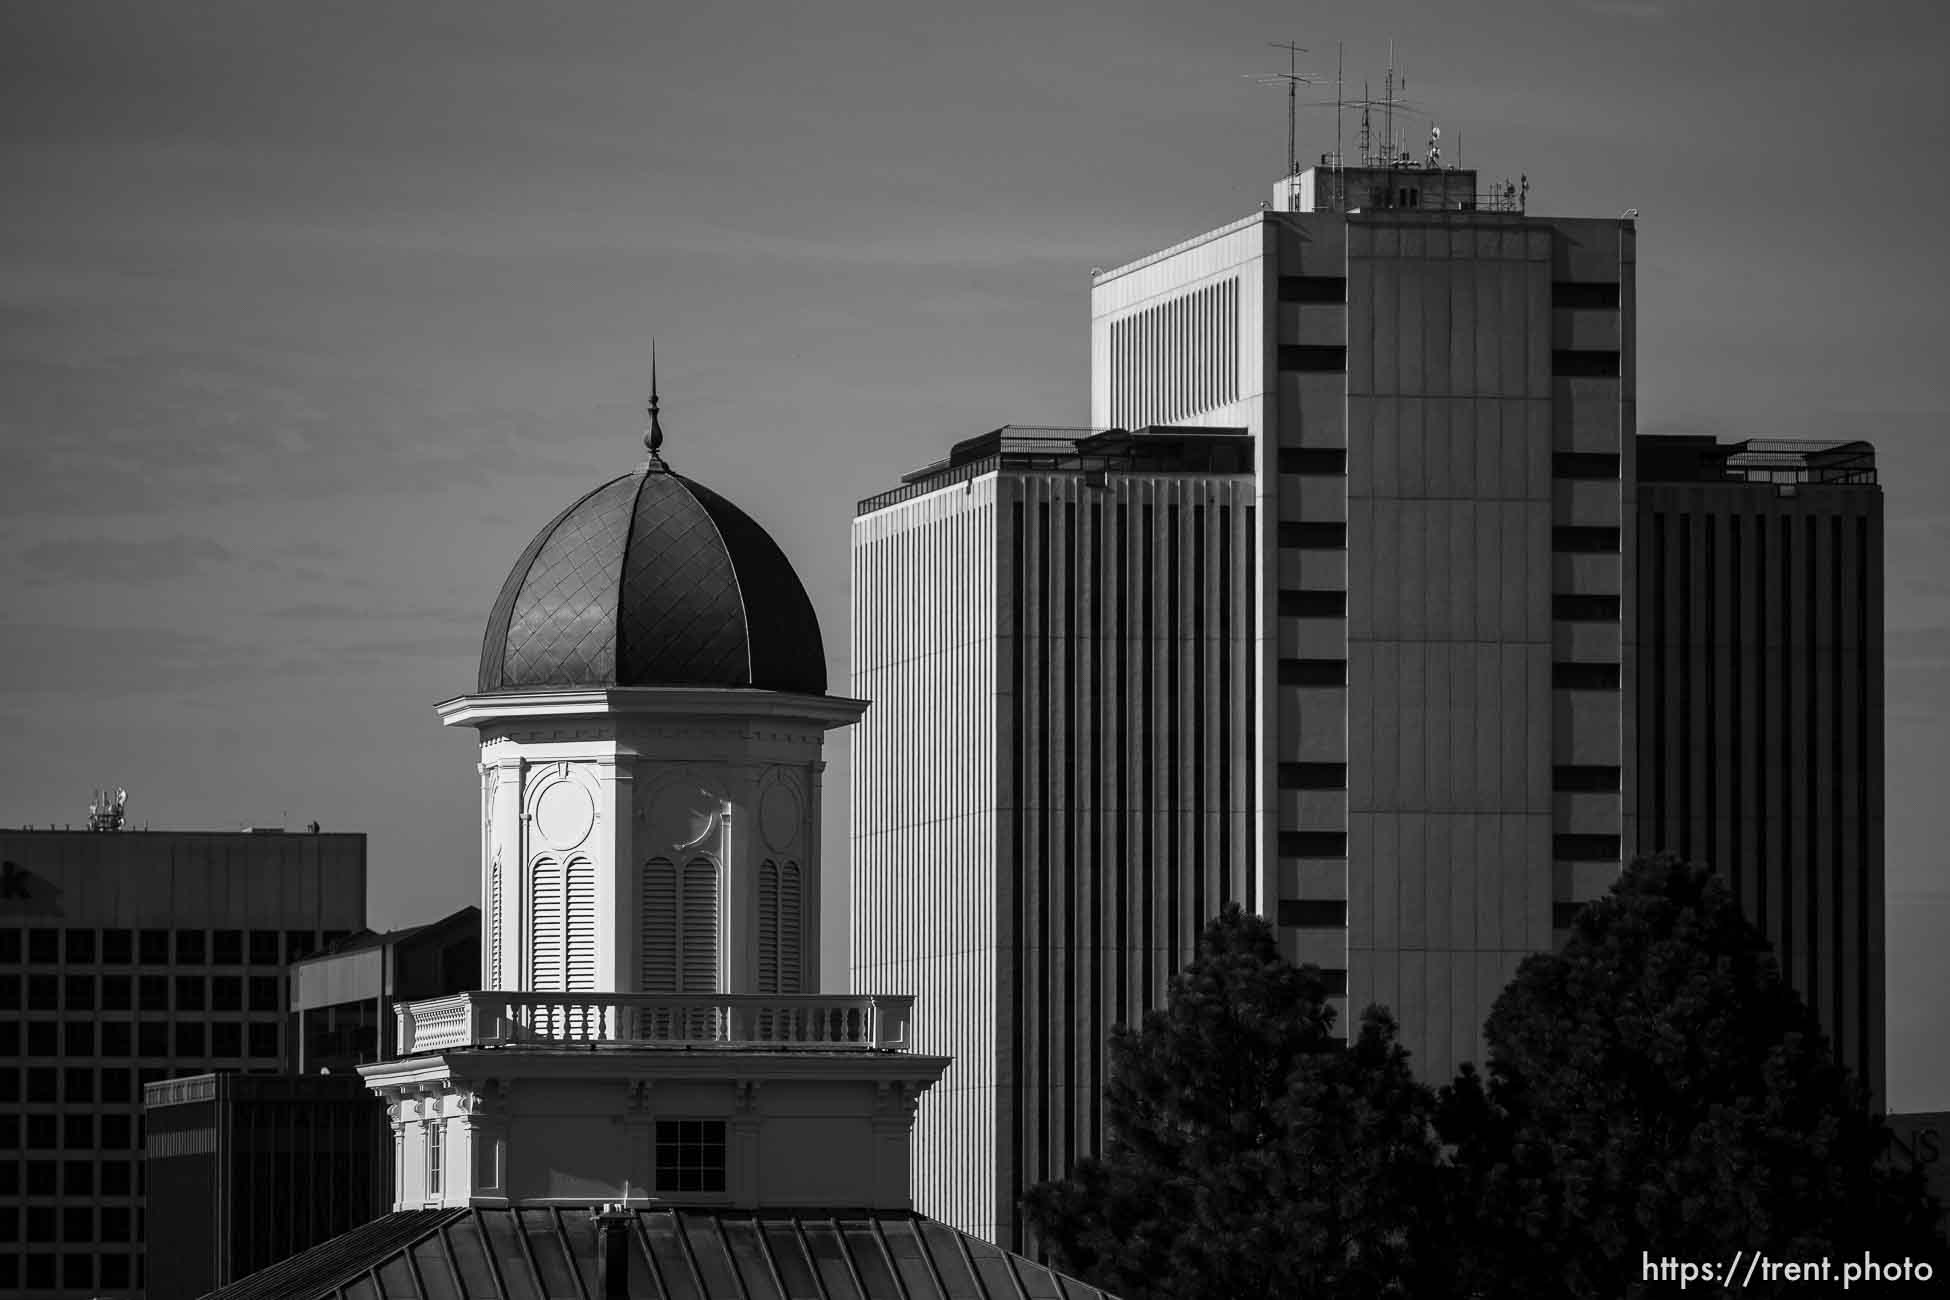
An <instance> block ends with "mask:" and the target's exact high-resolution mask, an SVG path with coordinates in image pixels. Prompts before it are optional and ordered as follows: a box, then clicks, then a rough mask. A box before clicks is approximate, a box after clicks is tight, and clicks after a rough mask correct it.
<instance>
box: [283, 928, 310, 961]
mask: <svg viewBox="0 0 1950 1300" xmlns="http://www.w3.org/2000/svg"><path fill="white" fill-rule="evenodd" d="M317 946H318V944H317V940H316V939H315V938H314V937H313V935H312V932H311V931H310V930H286V931H285V932H284V959H285V960H286V961H301V960H303V959H304V958H306V957H309V956H311V954H312V950H313V949H314V948H316V947H317Z"/></svg>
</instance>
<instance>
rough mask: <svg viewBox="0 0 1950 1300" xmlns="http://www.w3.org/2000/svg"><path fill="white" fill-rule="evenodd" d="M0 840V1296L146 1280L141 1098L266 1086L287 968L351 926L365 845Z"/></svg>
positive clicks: (155, 837) (63, 837)
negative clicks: (200, 1085) (222, 1077)
mask: <svg viewBox="0 0 1950 1300" xmlns="http://www.w3.org/2000/svg"><path fill="white" fill-rule="evenodd" d="M103 829H104V831H107V832H108V833H98V832H95V831H79V830H77V831H32V830H20V831H0V1243H18V1248H13V1247H12V1246H11V1245H9V1246H8V1248H0V1294H4V1295H7V1296H14V1297H19V1298H20V1300H55V1297H61V1296H76V1297H88V1296H97V1295H104V1296H127V1295H134V1294H140V1292H141V1288H142V1286H143V1259H142V1246H141V1244H140V1243H141V1242H142V1241H143V1229H142V1205H143V1165H142V1164H141V1157H142V1150H141V1145H142V1142H141V1129H140V1128H139V1126H138V1124H137V1120H138V1119H139V1117H140V1108H141V1105H142V1088H143V1085H145V1084H149V1083H154V1082H156V1081H158V1080H161V1079H167V1078H170V1077H171V1076H172V1075H180V1074H200V1073H203V1072H204V1071H208V1070H212V1069H222V1070H233V1071H251V1072H265V1073H272V1074H275V1073H277V1072H278V1069H279V1062H280V1059H281V1055H282V1052H283V1046H284V1045H283V1042H282V1038H283V1029H284V1023H285V1016H284V972H285V963H286V962H288V961H290V960H291V959H292V958H294V957H298V956H303V955H305V954H306V953H308V952H312V951H315V950H316V949H317V948H319V947H321V946H322V945H324V944H325V943H327V942H330V941H333V940H336V939H338V938H341V937H343V936H344V935H345V934H346V933H348V932H350V931H353V930H357V929H360V928H361V927H363V926H364V924H365V915H366V837H365V836H364V835H350V834H341V835H285V834H267V833H261V832H259V833H243V834H191V833H179V832H164V831H157V832H148V831H113V830H112V829H111V828H110V827H109V826H107V825H105V826H104V827H103Z"/></svg>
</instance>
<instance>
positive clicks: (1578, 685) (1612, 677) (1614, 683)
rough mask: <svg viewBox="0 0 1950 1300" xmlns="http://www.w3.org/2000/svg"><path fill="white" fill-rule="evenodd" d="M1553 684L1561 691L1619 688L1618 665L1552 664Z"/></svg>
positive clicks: (1611, 689) (1610, 689)
mask: <svg viewBox="0 0 1950 1300" xmlns="http://www.w3.org/2000/svg"><path fill="white" fill-rule="evenodd" d="M1551 685H1552V686H1554V687H1556V688H1557V689H1558V690H1560V691H1615V690H1617V689H1618V665H1617V664H1576V663H1563V664H1552V665H1551Z"/></svg>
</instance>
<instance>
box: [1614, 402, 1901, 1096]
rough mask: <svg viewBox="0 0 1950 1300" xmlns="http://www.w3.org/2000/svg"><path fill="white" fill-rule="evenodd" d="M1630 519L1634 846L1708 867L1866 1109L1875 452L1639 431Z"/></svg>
mask: <svg viewBox="0 0 1950 1300" xmlns="http://www.w3.org/2000/svg"><path fill="white" fill-rule="evenodd" d="M1638 515H1639V528H1638V586H1639V596H1638V619H1637V623H1636V637H1635V639H1636V640H1637V642H1638V648H1637V650H1638V653H1637V662H1638V674H1639V687H1638V692H1637V695H1638V709H1639V720H1638V735H1639V748H1638V791H1639V844H1640V847H1641V849H1642V851H1646V852H1652V851H1657V850H1661V849H1670V850H1672V851H1674V852H1676V853H1679V854H1680V855H1682V856H1684V857H1687V858H1691V859H1695V860H1698V861H1703V862H1707V863H1710V864H1712V865H1713V866H1714V867H1715V868H1716V869H1717V870H1718V871H1719V873H1720V875H1721V876H1722V877H1723V878H1724V879H1725V880H1726V882H1727V884H1728V885H1729V886H1730V887H1731V888H1732V890H1733V892H1734V894H1735V895H1736V896H1737V897H1738V898H1739V899H1740V903H1741V908H1742V910H1743V911H1745V913H1746V914H1747V918H1748V919H1749V920H1750V921H1752V922H1753V923H1754V924H1755V925H1757V926H1759V927H1760V928H1761V930H1762V931H1764V932H1765V933H1766V935H1767V937H1768V938H1769V939H1770V940H1771V941H1772V942H1773V944H1774V951H1775V954H1776V955H1777V956H1778V957H1779V959H1780V963H1781V970H1782V973H1783V974H1784V975H1785V976H1786V977H1787V980H1788V982H1789V983H1790V984H1792V985H1793V986H1794V988H1795V990H1796V991H1797V992H1799V993H1800V994H1801V996H1802V998H1803V999H1804V1000H1805V1001H1806V1002H1807V1003H1808V1005H1809V1006H1810V1007H1811V1008H1813V1009H1814V1011H1815V1014H1816V1015H1817V1016H1818V1017H1819V1018H1820V1020H1821V1025H1822V1028H1823V1030H1824V1031H1825V1032H1826V1033H1827V1034H1828V1036H1829V1038H1830V1040H1831V1042H1832V1043H1833V1046H1834V1048H1835V1054H1836V1056H1837V1057H1838V1058H1839V1059H1840V1060H1841V1061H1842V1062H1843V1063H1844V1064H1845V1065H1847V1066H1848V1067H1849V1068H1850V1069H1852V1070H1854V1071H1855V1072H1856V1073H1857V1074H1859V1075H1860V1076H1861V1078H1862V1079H1863V1081H1864V1082H1865V1083H1867V1084H1868V1085H1869V1087H1870V1088H1871V1090H1872V1091H1873V1092H1874V1093H1875V1096H1876V1101H1877V1104H1878V1105H1880V1104H1881V1103H1882V1102H1883V1101H1884V1100H1886V1098H1885V1094H1884V1066H1885V1059H1884V1058H1885V1041H1884V1033H1883V1014H1884V1011H1883V1000H1884V991H1883V990H1884V984H1883V981H1884V969H1883V961H1884V947H1883V934H1884V897H1883V704H1882V691H1883V677H1882V674H1883V663H1882V659H1883V645H1882V635H1883V633H1882V548H1883V539H1882V489H1881V488H1880V487H1879V486H1878V485H1877V482H1876V464H1875V451H1874V449H1873V448H1872V447H1870V446H1869V444H1867V443H1865V442H1827V443H1822V442H1790V441H1775V440H1766V439H1753V440H1750V441H1747V442H1740V443H1719V442H1715V441H1714V440H1713V439H1712V438H1688V437H1644V438H1641V439H1639V493H1638Z"/></svg>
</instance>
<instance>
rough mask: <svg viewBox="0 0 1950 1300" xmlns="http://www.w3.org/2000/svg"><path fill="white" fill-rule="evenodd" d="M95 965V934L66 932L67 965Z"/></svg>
mask: <svg viewBox="0 0 1950 1300" xmlns="http://www.w3.org/2000/svg"><path fill="white" fill-rule="evenodd" d="M94 963H95V932H94V931H93V930H70V931H68V965H70V966H92V965H94Z"/></svg>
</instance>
